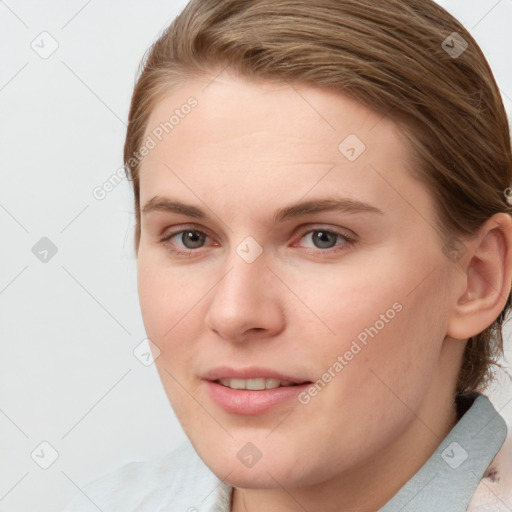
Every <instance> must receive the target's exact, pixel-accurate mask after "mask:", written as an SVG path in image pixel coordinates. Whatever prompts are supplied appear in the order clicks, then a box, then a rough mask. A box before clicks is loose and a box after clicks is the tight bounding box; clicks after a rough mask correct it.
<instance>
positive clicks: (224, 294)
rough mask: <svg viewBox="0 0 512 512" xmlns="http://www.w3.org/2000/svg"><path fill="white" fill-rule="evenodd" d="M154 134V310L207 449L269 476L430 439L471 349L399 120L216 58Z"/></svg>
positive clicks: (301, 472)
mask: <svg viewBox="0 0 512 512" xmlns="http://www.w3.org/2000/svg"><path fill="white" fill-rule="evenodd" d="M191 97H193V99H190V98H191ZM185 105H189V107H185ZM171 116H174V118H172V119H171V121H169V120H170V118H171ZM166 123H167V124H166ZM166 132H168V133H166ZM147 136H150V137H151V138H152V139H153V140H154V141H155V142H156V145H155V146H154V147H151V148H150V149H149V153H148V154H147V156H145V158H144V160H143V162H142V167H141V174H140V191H141V196H140V201H141V210H142V214H141V238H140V246H139V252H138V279H139V282H138V286H139V293H140V301H141V307H142V314H143V318H144V323H145V327H146V330H147V335H148V337H149V338H150V339H151V340H152V341H153V343H154V344H155V345H156V346H158V348H159V350H160V355H159V357H158V358H157V359H156V365H157V367H158V371H159V373H160V377H161V379H162V382H163V385H164V387H165V390H166V393H167V395H168V397H169V400H170V402H171V404H172V406H173V408H174V410H175V412H176V414H177V416H178V419H179V420H180V422H181V424H182V426H183V428H184V430H185V432H186V434H187V435H188V436H189V438H190V439H191V441H192V443H193V445H194V446H195V448H196V450H197V452H198V453H199V455H200V456H201V457H202V458H203V460H204V461H205V462H206V464H207V465H209V466H210V468H211V469H212V470H213V471H214V472H215V473H216V474H217V475H218V476H221V477H223V478H224V477H225V478H226V481H227V482H229V483H230V484H231V485H235V486H239V487H252V488H271V487H274V488H277V487H281V486H282V487H288V486H301V485H306V484H314V483H320V482H326V481H328V480H330V479H333V478H335V477H336V476H337V475H340V474H341V473H343V472H348V471H349V470H350V471H352V470H355V469H356V468H358V467H363V466H364V464H365V463H367V462H368V461H370V460H373V461H375V460H376V459H378V457H383V456H384V454H387V455H389V454H390V453H391V452H392V451H393V450H395V452H396V450H397V449H398V450H402V449H406V450H407V449H408V450H409V451H410V450H413V448H412V447H413V446H415V443H419V444H416V446H420V449H421V447H422V446H423V447H425V446H426V445H427V444H429V443H434V444H433V445H431V446H435V445H437V444H438V442H439V438H438V436H439V435H441V433H444V432H442V431H443V429H445V428H446V417H447V416H446V414H447V413H446V410H447V408H449V406H450V404H451V400H452V393H453V390H454V389H453V386H454V383H455V377H456V373H457V368H458V365H459V363H460V357H461V354H462V348H463V346H462V342H460V341H457V340H453V339H451V338H449V337H447V330H448V327H447V326H448V323H449V318H450V317H449V315H450V304H452V303H453V302H454V300H455V299H456V298H455V296H454V292H452V291H450V290H451V287H450V283H451V279H453V277H452V276H453V272H451V271H450V268H451V266H452V265H453V263H452V262H451V261H450V259H449V258H448V257H447V256H446V255H445V252H444V251H443V248H442V244H441V242H440V238H439V235H438V233H437V232H436V230H435V228H434V226H435V220H434V205H433V201H432V198H431V196H430V194H429V193H428V192H427V190H426V188H425V186H424V185H423V184H421V183H420V182H418V181H416V180H415V179H413V178H412V176H411V170H410V165H411V164H410V159H409V156H408V153H407V146H406V143H405V142H404V139H403V138H402V136H401V135H400V132H399V131H398V129H397V127H396V125H395V124H394V123H393V122H392V121H391V120H390V119H389V118H387V117H383V116H381V115H379V114H376V113H374V112H373V111H370V110H368V109H366V108H365V107H363V106H362V105H360V104H359V103H357V102H355V101H353V100H350V99H348V98H346V97H344V96H342V95H339V94H336V93H334V92H329V91H326V90H323V89H319V88H314V87H310V86H306V85H297V84H293V86H291V85H285V84H283V85H275V84H274V85H272V84H269V83H263V82H259V83H255V82H246V81H243V80H242V79H240V78H234V77H233V76H231V75H228V74H226V73H223V74H222V75H220V76H219V77H218V78H217V79H215V80H214V81H212V82H208V81H206V80H199V79H197V80H194V81H190V82H188V83H186V84H185V85H182V86H180V87H179V88H178V89H176V90H174V91H173V92H172V93H170V94H169V95H168V96H166V97H165V98H164V99H163V100H162V101H161V102H160V103H158V104H157V105H156V107H155V109H154V110H153V112H152V113H151V117H150V119H149V122H148V125H147V129H146V135H145V140H148V139H146V137H147ZM159 139H161V140H159ZM149 146H153V144H152V143H148V147H149ZM290 381H291V382H292V383H293V384H294V385H290V384H291V382H290ZM275 386H279V387H278V388H276V387H275ZM243 387H246V388H248V389H245V390H242V389H232V388H243ZM262 387H266V388H268V389H261V388H262ZM440 411H442V412H441V413H440ZM397 447H398V448H397ZM403 447H406V448H403ZM414 449H416V448H414ZM403 457H406V455H405V454H404V455H403ZM226 475H227V476H226Z"/></svg>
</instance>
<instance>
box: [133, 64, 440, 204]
mask: <svg viewBox="0 0 512 512" xmlns="http://www.w3.org/2000/svg"><path fill="white" fill-rule="evenodd" d="M187 105H188V106H187ZM190 105H194V106H193V107H190ZM155 133H157V134H160V137H161V140H156V144H155V147H154V148H153V149H152V150H151V151H150V152H149V154H148V155H147V156H146V157H145V158H144V160H143V162H142V164H141V174H140V180H141V203H142V202H144V200H146V201H147V200H149V199H150V198H151V197H152V196H154V195H157V194H158V195H162V194H164V193H165V192H166V191H167V192H169V193H171V192H172V195H175V193H174V192H175V191H176V189H180V190H181V191H182V192H183V193H184V194H186V195H187V196H188V197H190V198H192V197H193V196H194V195H196V196H199V197H203V198H204V197H206V196H211V194H214V193H218V191H224V195H225V196H226V197H228V198H232V195H233V193H234V191H235V189H236V191H237V197H238V198H239V200H240V202H241V203H243V198H245V199H247V198H249V197H251V198H252V199H254V197H256V196H258V197H260V198H261V199H262V200H266V199H274V200H279V198H280V197H282V196H283V194H285V193H286V194H288V196H289V198H291V199H294V200H296V199H298V197H299V196H301V195H304V194H307V193H309V192H308V191H314V192H318V193H322V192H323V193H329V192H332V191H333V190H334V189H335V188H336V189H337V190H339V191H340V192H341V193H343V194H344V195H348V196H351V197H355V198H356V199H359V200H364V201H369V200H373V201H375V200H378V201H379V203H380V205H381V206H383V207H384V208H385V207H386V204H387V203H389V204H388V205H387V206H395V207H396V206H397V202H398V203H400V202H401V203H402V204H401V205H400V206H401V214H403V213H404V211H405V210H407V209H410V204H408V203H410V202H414V203H418V204H419V205H420V208H423V210H424V213H425V214H428V211H429V209H431V203H430V198H429V197H428V194H427V193H426V190H425V187H424V186H423V185H422V184H420V183H418V182H417V181H416V180H414V179H413V178H412V176H411V174H410V172H409V170H408V166H409V165H410V162H411V159H410V153H409V146H408V144H407V142H406V141H405V138H404V136H403V134H402V133H401V132H400V130H399V129H398V126H397V125H396V124H395V123H394V122H393V121H392V120H391V119H390V118H388V117H386V116H383V115H381V114H379V113H377V112H374V111H372V110H370V109H368V108H366V107H364V106H363V105H361V104H360V103H358V102H357V101H355V100H353V99H351V98H348V97H346V96H344V95H341V94H339V93H337V92H334V91H329V90H327V89H323V88H319V87H315V86H310V85H305V84H274V83H268V82H263V81H257V82H256V81H248V80H242V79H240V78H235V77H232V76H230V75H227V74H223V75H222V76H221V77H218V78H217V79H215V80H213V81H209V80H206V79H196V80H192V81H190V82H187V83H185V84H182V85H181V86H179V87H178V88H176V89H175V90H174V91H172V92H170V93H169V94H168V95H166V96H165V97H164V98H163V99H162V100H161V101H159V102H158V103H157V105H156V106H155V108H154V109H153V111H152V112H151V115H150V118H149V121H148V123H147V127H146V132H145V139H147V138H148V137H150V138H153V139H158V137H155ZM290 194H291V195H290ZM400 196H402V199H401V200H400ZM404 197H405V201H404ZM196 200H197V197H196ZM241 203H240V204H241Z"/></svg>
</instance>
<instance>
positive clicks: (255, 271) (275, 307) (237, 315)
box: [205, 251, 285, 342]
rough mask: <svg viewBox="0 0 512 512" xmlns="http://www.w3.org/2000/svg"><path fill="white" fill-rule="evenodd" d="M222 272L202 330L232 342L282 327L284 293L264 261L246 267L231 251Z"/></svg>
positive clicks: (264, 336) (259, 336) (257, 336)
mask: <svg viewBox="0 0 512 512" xmlns="http://www.w3.org/2000/svg"><path fill="white" fill-rule="evenodd" d="M225 268H226V269H227V270H226V272H225V273H224V276H223V277H222V278H221V279H220V281H219V282H218V283H217V284H216V285H215V286H214V288H213V290H212V294H211V299H210V300H211V302H210V304H209V308H208V311H207V314H206V318H205V322H206V326H207V327H208V328H209V329H210V330H212V331H214V332H215V333H216V334H217V335H218V336H220V337H222V338H224V339H226V340H228V341H232V342H243V341H247V340H249V339H253V338H268V337H272V336H275V335H276V334H278V333H279V332H280V331H281V330H282V329H283V328H284V324H285V316H284V310H283V307H284V303H283V301H282V300H281V298H282V294H283V293H284V290H283V287H282V285H281V286H279V285H280V283H279V280H278V279H277V278H276V277H275V275H274V274H273V273H272V272H271V271H270V270H269V268H267V262H266V259H265V258H264V257H263V256H260V257H259V258H258V259H256V260H255V261H253V262H252V263H248V262H246V261H244V259H243V258H241V257H240V256H239V255H238V254H237V253H236V252H235V251H233V254H232V255H231V257H230V258H229V261H227V264H226V267H225Z"/></svg>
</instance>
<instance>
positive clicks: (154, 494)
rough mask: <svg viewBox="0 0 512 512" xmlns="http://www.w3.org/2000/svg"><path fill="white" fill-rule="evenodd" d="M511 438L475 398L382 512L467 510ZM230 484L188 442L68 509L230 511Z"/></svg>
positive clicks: (110, 480)
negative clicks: (494, 460)
mask: <svg viewBox="0 0 512 512" xmlns="http://www.w3.org/2000/svg"><path fill="white" fill-rule="evenodd" d="M506 436H507V426H506V423H505V421H504V420H503V418H502V417H501V416H500V415H499V414H498V413H497V411H496V409H495V408H494V406H493V405H492V404H491V402H490V401H489V399H488V398H487V397H485V396H483V395H479V396H477V398H476V399H475V400H474V402H473V403H472V405H471V406H470V407H469V409H468V410H467V411H466V412H465V414H464V415H463V416H462V418H461V419H460V420H459V421H458V422H457V424H456V425H455V426H454V427H453V429H452V430H451V431H450V432H449V434H448V435H447V436H446V438H445V439H444V440H443V441H442V443H441V444H440V445H439V446H438V448H437V449H436V451H435V452H434V453H433V454H432V456H431V457H430V458H429V459H428V460H427V462H425V464H424V465H423V466H422V467H421V469H420V470H419V471H418V472H417V473H416V474H415V475H413V476H412V477H411V479H410V480H409V481H408V482H407V483H406V484H405V485H404V486H403V487H402V488H401V489H400V490H399V491H398V492H397V494H395V496H394V497H393V498H391V500H390V501H389V502H388V503H386V505H384V506H383V507H382V508H381V509H380V510H379V512H432V511H435V512H466V510H467V506H468V504H469V502H470V500H471V497H472V496H473V493H474V491H475V489H476V487H477V485H478V483H479V482H480V480H481V478H482V477H483V475H484V473H485V471H486V469H487V467H488V466H489V464H490V463H491V461H492V460H493V458H494V457H495V456H496V454H497V452H498V451H499V449H500V448H501V446H502V445H503V443H504V441H505V438H506ZM232 490H233V488H232V487H230V486H229V485H227V484H225V483H223V482H222V481H221V480H220V479H219V478H217V477H216V476H215V475H214V474H213V473H212V472H211V470H210V469H209V468H208V467H207V466H206V465H205V464H204V463H203V461H202V460H201V459H200V458H199V456H198V455H197V453H196V452H195V450H194V448H193V447H192V445H191V444H190V442H188V441H187V442H186V443H184V444H183V445H182V446H181V447H180V448H179V449H177V450H175V451H174V452H172V453H171V454H169V455H166V456H165V457H161V458H159V459H156V460H153V461H147V462H132V463H130V464H127V465H125V466H123V467H122V468H120V469H119V470H117V471H115V472H114V473H111V474H109V475H107V476H105V477H102V478H100V479H98V480H96V481H94V482H92V483H91V484H89V485H88V486H86V487H85V488H84V489H83V490H81V491H80V492H79V493H77V495H76V496H75V498H74V499H73V501H72V502H71V503H70V504H69V505H68V507H67V508H66V509H65V510H64V512H98V510H100V511H102V512H230V501H231V493H232Z"/></svg>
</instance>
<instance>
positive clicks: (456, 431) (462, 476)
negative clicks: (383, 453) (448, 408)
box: [379, 395, 507, 512]
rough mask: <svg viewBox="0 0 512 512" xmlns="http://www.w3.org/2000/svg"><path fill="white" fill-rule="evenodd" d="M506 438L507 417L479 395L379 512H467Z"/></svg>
mask: <svg viewBox="0 0 512 512" xmlns="http://www.w3.org/2000/svg"><path fill="white" fill-rule="evenodd" d="M506 437H507V425H506V423H505V420H504V419H503V418H502V417H501V416H500V415H499V414H498V412H497V411H496V409H495V408H494V406H493V405H492V403H491V402H490V400H489V399H488V398H487V397H486V396H483V395H477V396H476V398H475V399H474V402H473V404H472V405H471V407H470V408H469V409H468V410H467V411H466V413H465V414H464V415H463V416H462V418H461V419H460V420H459V421H458V422H457V424H456V425H455V426H454V427H453V428H452V430H451V431H450V432H449V434H448V435H447V436H446V437H445V439H444V440H443V441H442V442H441V444H440V445H439V446H438V448H437V449H436V451H435V452H434V453H433V454H432V456H431V457H430V458H429V459H428V460H427V462H425V464H424V465H423V466H422V467H421V469H420V470H419V471H418V472H417V473H416V474H415V475H413V476H412V478H411V479H410V480H409V481H408V482H407V483H406V484H405V485H404V486H403V487H402V488H401V489H400V490H399V491H398V493H397V494H395V496H393V498H391V500H390V501H388V503H386V505H384V507H382V508H381V509H380V510H379V512H398V511H400V512H431V511H432V510H442V511H443V512H466V510H467V507H468V504H469V502H470V501H471V497H472V496H473V493H474V492H475V489H476V487H477V485H478V483H479V482H480V479H481V478H482V477H483V475H484V473H485V470H486V469H487V467H488V466H489V464H490V463H491V462H492V460H493V459H494V457H495V456H496V454H497V453H498V451H499V449H500V448H501V446H502V445H503V443H504V441H505V438H506Z"/></svg>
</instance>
